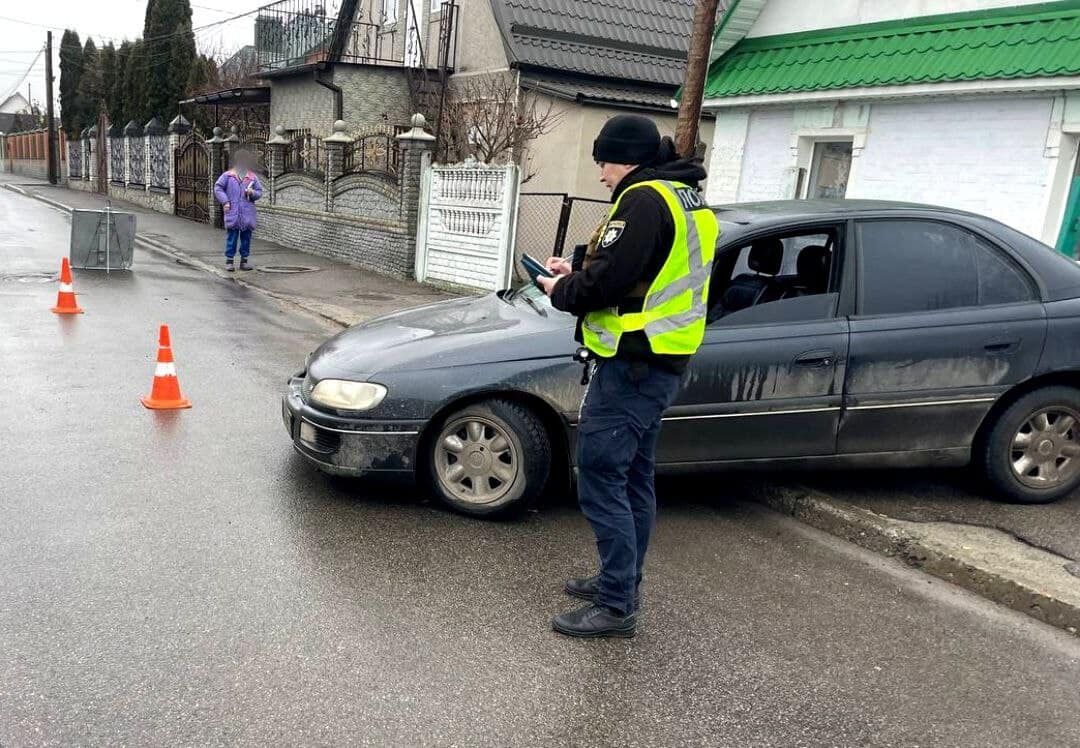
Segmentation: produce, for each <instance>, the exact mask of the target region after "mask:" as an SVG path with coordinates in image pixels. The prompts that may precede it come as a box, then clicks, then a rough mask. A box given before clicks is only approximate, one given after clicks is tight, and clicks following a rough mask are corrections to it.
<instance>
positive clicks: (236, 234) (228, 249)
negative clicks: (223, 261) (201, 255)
mask: <svg viewBox="0 0 1080 748" xmlns="http://www.w3.org/2000/svg"><path fill="white" fill-rule="evenodd" d="M237 238H239V239H240V257H241V258H243V257H247V256H248V255H249V254H251V229H244V230H243V231H241V230H240V229H226V230H225V257H227V258H228V259H230V260H231V259H232V258H233V257H235V256H236V240H237Z"/></svg>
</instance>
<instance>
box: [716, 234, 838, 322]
mask: <svg viewBox="0 0 1080 748" xmlns="http://www.w3.org/2000/svg"><path fill="white" fill-rule="evenodd" d="M838 231H839V229H831V230H830V229H821V228H816V229H813V230H809V229H808V230H804V231H801V232H800V231H793V230H790V229H789V230H787V231H784V232H782V233H777V234H775V235H772V236H768V235H767V236H759V237H756V238H754V239H753V240H750V241H747V242H746V243H745V244H741V245H739V246H734V247H728V248H726V249H725V250H724V251H723V252H721V253H720V254H718V255H717V258H716V261H715V262H714V264H713V278H712V281H711V286H710V291H709V300H710V304H709V317H708V319H709V324H710V325H717V326H720V325H722V326H731V325H755V324H771V323H779V322H803V321H812V320H818V319H828V318H829V317H831V316H833V314H834V313H835V308H836V299H837V295H836V294H835V293H832V294H830V293H829V292H830V290H832V289H830V287H829V286H830V282H831V278H832V270H833V257H834V254H835V250H836V246H837V241H836V237H837V236H838Z"/></svg>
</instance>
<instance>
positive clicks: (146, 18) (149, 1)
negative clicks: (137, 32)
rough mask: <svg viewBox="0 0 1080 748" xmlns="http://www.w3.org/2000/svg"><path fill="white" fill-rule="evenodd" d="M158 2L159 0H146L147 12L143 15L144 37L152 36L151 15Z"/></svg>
mask: <svg viewBox="0 0 1080 748" xmlns="http://www.w3.org/2000/svg"><path fill="white" fill-rule="evenodd" d="M156 4H157V0H146V14H145V15H143V25H142V32H143V36H144V37H148V36H150V16H151V14H153V12H154V5H156Z"/></svg>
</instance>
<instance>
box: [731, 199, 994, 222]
mask: <svg viewBox="0 0 1080 748" xmlns="http://www.w3.org/2000/svg"><path fill="white" fill-rule="evenodd" d="M713 211H714V212H715V213H716V215H717V217H718V218H720V220H722V221H728V222H730V223H736V224H743V225H749V224H767V223H782V222H783V223H786V222H787V221H799V220H815V219H820V218H824V217H837V218H838V217H840V216H843V217H855V216H859V215H866V214H874V215H878V214H881V213H890V212H893V211H895V212H898V213H927V212H933V213H948V214H951V215H954V216H964V217H968V218H981V216H979V215H977V214H975V213H968V212H966V211H962V210H956V209H955V208H946V207H944V206H941V205H927V204H923V203H907V202H901V201H898V200H764V201H760V202H751V203H728V204H724V205H714V206H713Z"/></svg>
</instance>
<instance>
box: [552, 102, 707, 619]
mask: <svg viewBox="0 0 1080 748" xmlns="http://www.w3.org/2000/svg"><path fill="white" fill-rule="evenodd" d="M593 158H594V159H595V160H596V163H597V164H598V165H599V167H600V181H601V182H603V184H604V185H605V186H606V187H607V188H608V189H610V190H611V201H612V203H613V205H612V207H611V211H610V213H609V214H608V218H607V220H606V222H605V223H604V224H602V225H601V227H600V229H599V230H598V231H597V233H596V234H595V235H594V237H593V239H592V240H591V241H590V242H589V244H588V245H587V246H586V247H584V248H579V251H576V252H575V258H574V260H573V261H571V262H567V261H566V260H563V259H560V258H557V257H552V258H550V259H549V260H548V261H547V266H548V269H549V270H551V271H552V272H553V273H555V277H553V278H541V279H540V280H539V281H538V282H539V283H540V284H541V285H542V286H543V288H544V291H545V292H546V293H547V294H548V295H549V296H550V297H551V302H552V304H553V305H554V306H555V308H557V309H562V310H564V311H567V312H570V313H571V314H574V315H576V316H577V317H578V328H577V338H578V340H579V341H580V342H582V343H583V344H584V346H585V348H587V349H588V351H589V356H590V357H591V358H592V359H593V361H594V363H593V364H592V367H593V373H592V377H591V381H590V382H589V387H588V390H587V394H586V396H585V399H584V401H583V403H582V406H581V418H580V420H579V423H578V429H577V432H578V438H577V464H578V499H579V502H580V504H581V509H582V511H583V512H584V514H585V516H586V518H587V519H588V520H589V523H590V524H591V525H592V529H593V532H594V533H595V535H596V547H597V550H598V551H599V555H600V573H599V574H597V575H595V576H590V577H584V578H580V579H570V580H569V581H567V582H566V586H565V590H566V592H567V593H569V594H570V595H573V596H575V597H579V598H582V599H585V600H588V601H590V604H589V605H587V606H585V607H583V608H580V609H578V610H574V611H571V612H569V613H564V614H562V615H559V616H556V617H555V618H554V620H553V621H552V625H553V627H554V628H555V630H556V631H558V632H560V633H563V634H567V635H569V636H583V637H595V636H622V637H628V636H633V635H634V628H635V624H636V612H637V608H638V601H639V595H638V587H639V585H640V584H641V573H642V566H643V564H644V561H645V552H646V550H647V549H648V547H649V536H650V535H651V534H652V529H653V521H654V519H655V516H656V494H655V490H654V487H653V468H654V457H655V452H656V440H657V436H658V435H659V432H660V419H661V415H662V414H663V412H664V409H665V408H667V407H668V406H669V405H670V404H671V402H672V401H673V400H674V399H675V395H676V394H677V393H678V390H679V387H680V384H681V381H682V375H683V372H684V371H685V370H686V365H687V362H688V361H689V359H690V356H691V355H693V353H694V352H695V351H696V350H697V349H698V346H699V345H700V344H701V340H702V337H703V336H704V332H705V315H706V295H707V293H708V285H709V274H710V271H711V268H712V260H713V253H714V251H715V249H716V240H717V237H718V235H719V226H718V224H717V221H716V217H715V216H714V215H713V212H712V211H711V210H709V209H708V208H707V207H706V205H705V202H704V200H703V199H702V198H701V195H700V193H699V183H700V182H701V180H702V179H704V178H705V170H704V169H703V168H702V166H701V161H700V160H699V159H680V158H678V157H677V154H676V153H675V148H674V144H673V143H672V142H671V139H670V138H664V139H663V140H661V138H660V133H659V132H658V131H657V129H656V125H655V124H654V123H653V122H652V121H651V120H649V119H648V118H646V117H641V116H637V115H619V116H617V117H613V118H611V119H609V120H608V121H607V122H606V123H605V124H604V127H603V128H602V129H601V131H600V135H599V136H598V137H597V138H596V140H595V142H594V143H593ZM582 249H583V251H581V250H582Z"/></svg>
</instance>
